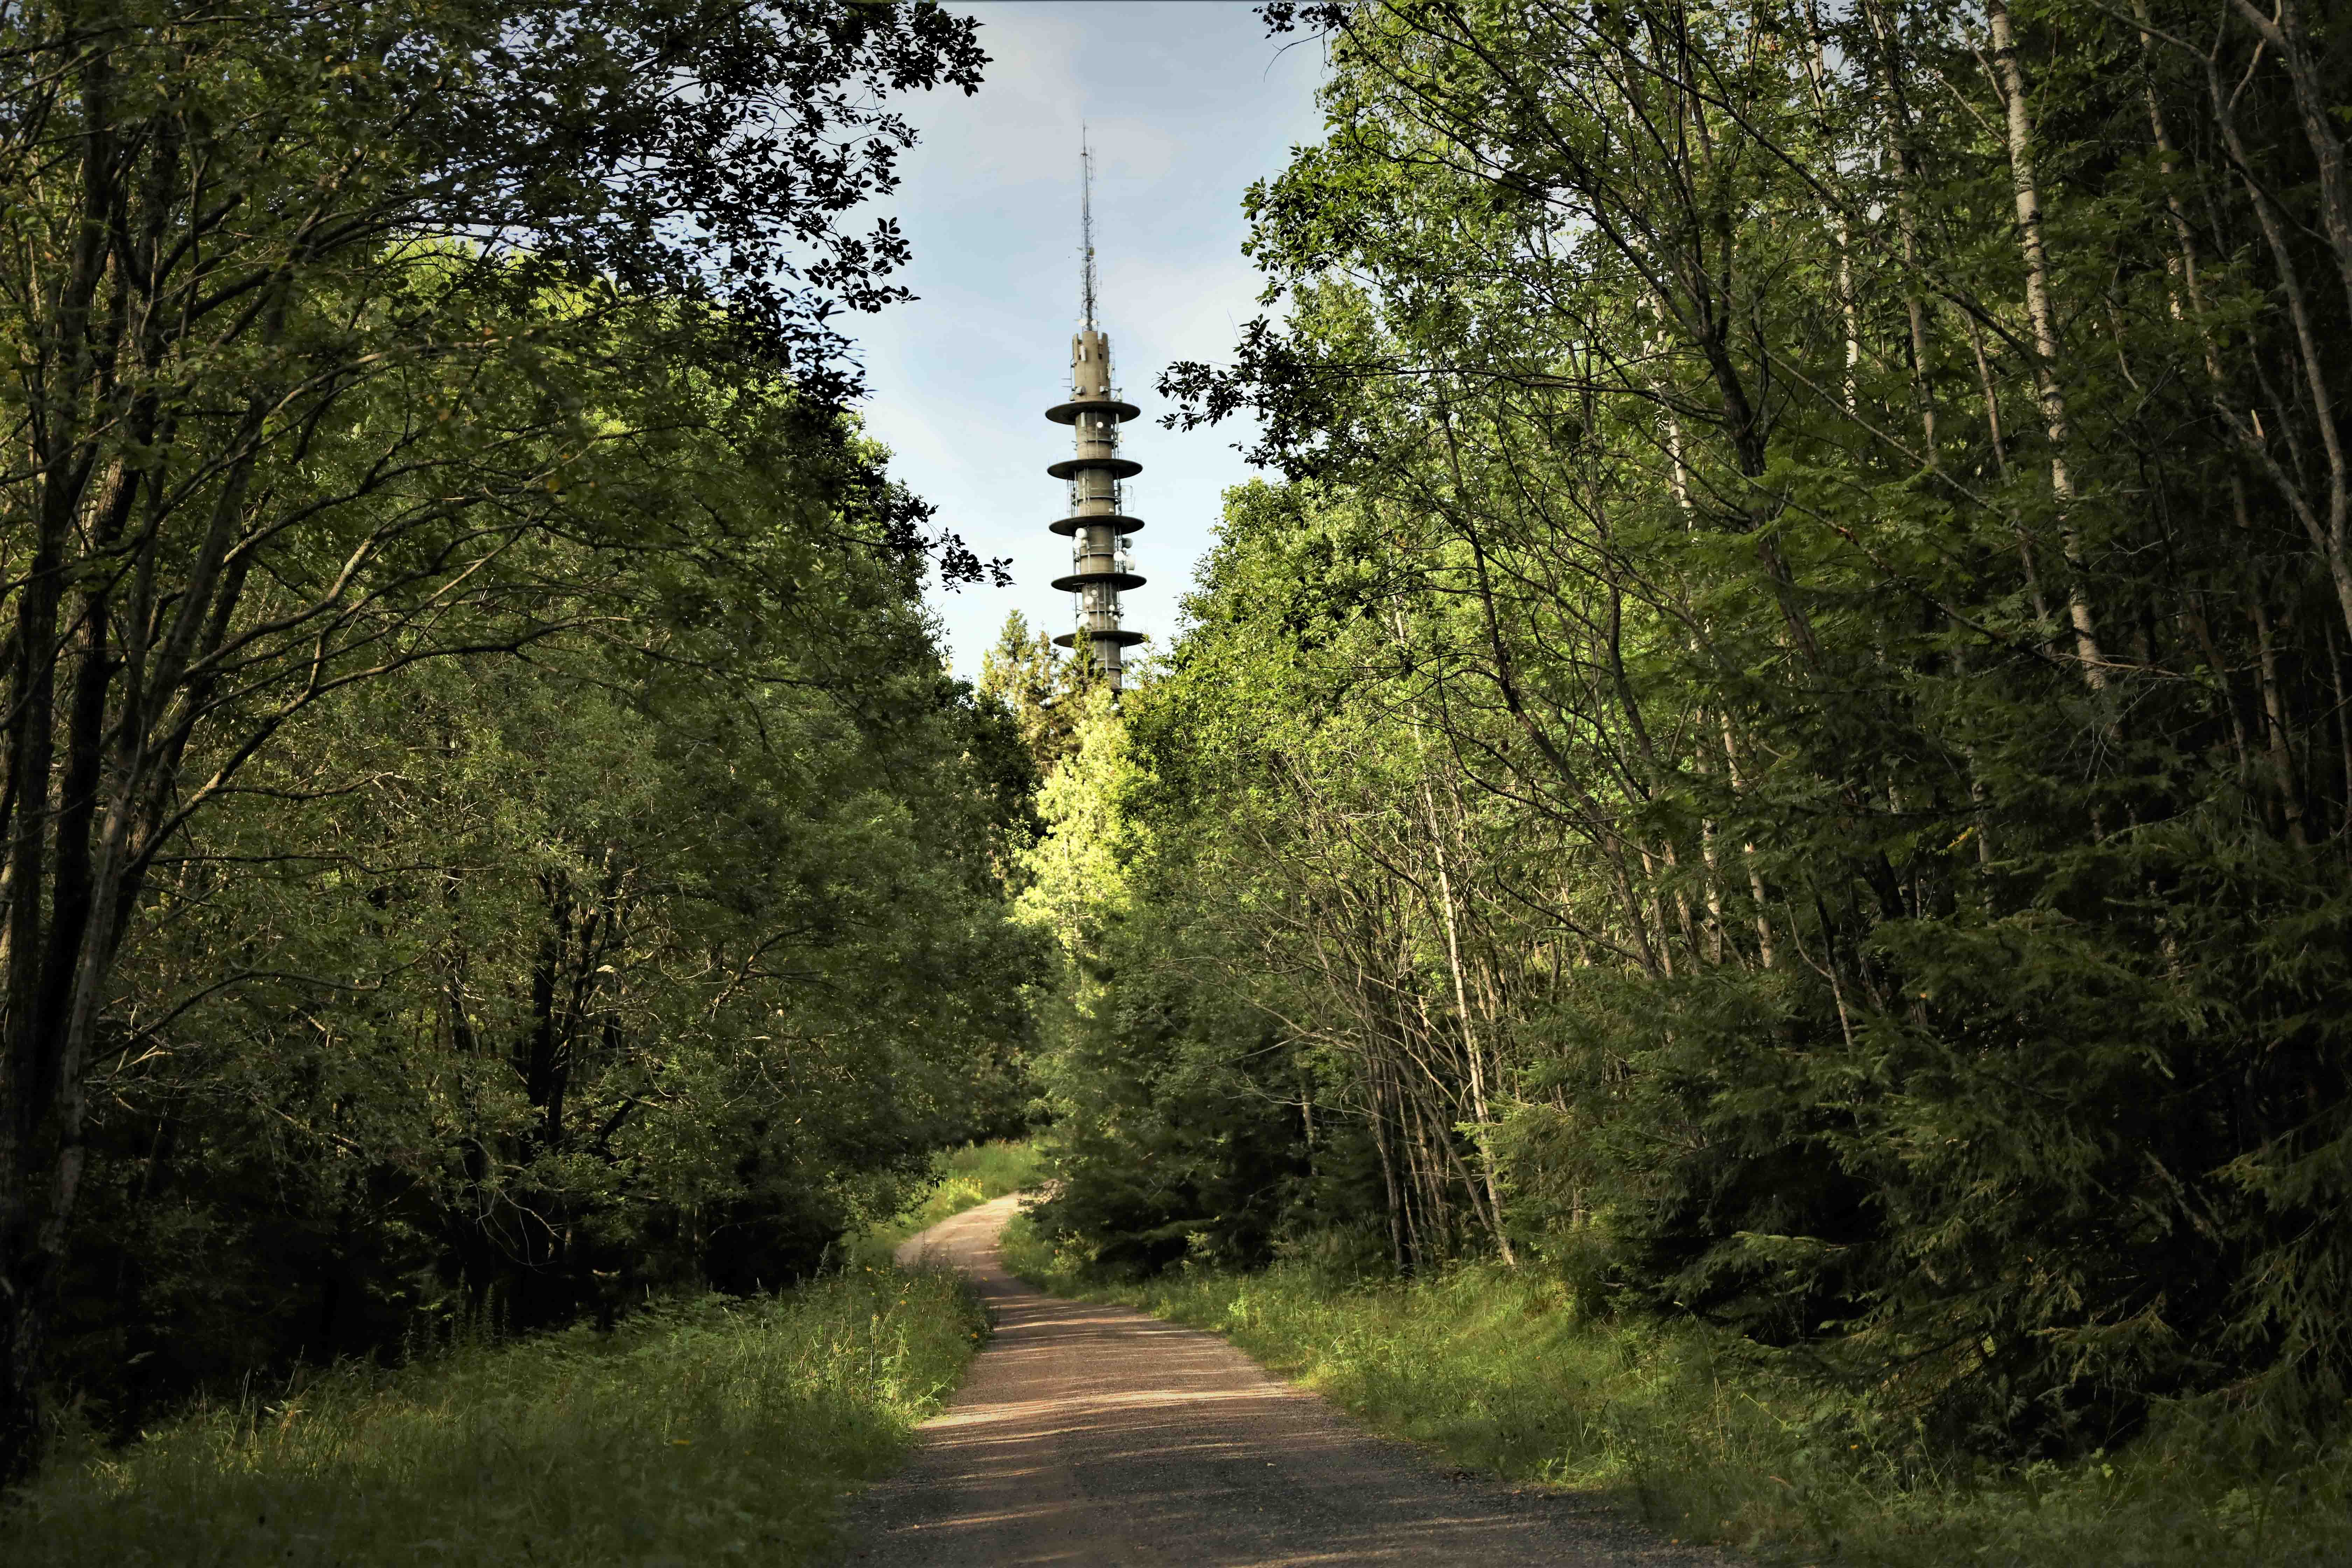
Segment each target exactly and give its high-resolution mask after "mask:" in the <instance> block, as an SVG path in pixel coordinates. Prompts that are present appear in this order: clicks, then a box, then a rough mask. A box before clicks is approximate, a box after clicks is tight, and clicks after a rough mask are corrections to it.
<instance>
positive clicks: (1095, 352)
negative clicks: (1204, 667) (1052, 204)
mask: <svg viewBox="0 0 2352 1568" xmlns="http://www.w3.org/2000/svg"><path fill="white" fill-rule="evenodd" d="M1079 158H1080V162H1081V172H1082V182H1081V183H1082V186H1083V187H1084V190H1085V195H1084V196H1083V198H1082V205H1081V213H1082V225H1083V232H1084V235H1085V242H1086V268H1085V273H1084V279H1083V293H1082V301H1083V304H1084V307H1085V323H1086V324H1085V325H1084V327H1082V328H1081V329H1080V330H1079V331H1078V333H1077V335H1076V337H1074V338H1072V339H1071V340H1070V397H1069V401H1068V402H1066V403H1058V404H1055V405H1054V406H1053V407H1051V408H1048V409H1047V410H1045V417H1046V418H1048V419H1051V420H1052V421H1054V423H1055V424H1056V425H1067V426H1070V427H1071V435H1072V437H1073V438H1074V440H1075V442H1076V450H1075V452H1074V454H1073V455H1072V456H1070V457H1067V458H1063V459H1062V460H1061V461H1060V462H1058V463H1054V464H1051V465H1049V466H1048V467H1047V468H1046V469H1045V471H1046V472H1047V473H1049V474H1051V475H1053V476H1054V478H1055V479H1064V480H1066V481H1067V482H1068V484H1069V487H1070V489H1069V515H1068V516H1066V517H1064V518H1061V519H1059V520H1057V521H1055V522H1054V523H1052V524H1051V525H1050V526H1051V527H1052V529H1053V531H1055V533H1058V534H1062V535H1064V536H1066V538H1068V539H1069V540H1070V541H1071V552H1070V574H1069V575H1068V576H1066V577H1056V578H1055V579H1054V586H1055V588H1056V589H1057V590H1059V591H1061V592H1064V593H1069V594H1075V595H1077V599H1078V613H1077V626H1076V628H1074V629H1073V630H1071V631H1069V632H1067V633H1065V634H1064V635H1063V636H1061V637H1055V639H1054V641H1055V643H1057V644H1059V645H1060V646H1061V647H1066V648H1073V649H1083V650H1085V652H1086V653H1087V656H1088V657H1089V658H1092V659H1093V660H1094V662H1095V665H1096V667H1097V668H1099V669H1100V670H1101V671H1102V672H1103V674H1104V675H1105V676H1106V677H1107V678H1108V679H1109V681H1110V687H1111V689H1112V690H1113V691H1117V690H1118V689H1120V688H1121V686H1122V684H1123V677H1122V670H1121V668H1120V659H1121V655H1122V652H1123V651H1124V650H1125V649H1127V648H1129V647H1133V646H1135V645H1136V644H1137V643H1139V642H1141V641H1142V640H1143V634H1142V633H1141V632H1133V631H1128V630H1126V629H1125V628H1123V627H1122V626H1120V625H1119V607H1118V596H1119V595H1120V593H1121V592H1123V591H1124V590H1126V589H1129V588H1139V587H1141V586H1142V585H1143V579H1142V578H1140V577H1139V576H1137V575H1136V574H1134V573H1132V572H1130V571H1129V570H1128V556H1127V547H1126V545H1125V544H1124V543H1122V541H1123V540H1124V539H1125V538H1126V536H1127V535H1129V534H1130V533H1133V532H1135V531H1137V530H1139V529H1140V528H1141V527H1142V526H1143V523H1142V521H1141V520H1139V519H1138V518H1132V517H1129V516H1128V515H1127V513H1126V510H1125V509H1124V507H1123V506H1122V504H1121V501H1122V497H1121V495H1120V490H1119V487H1120V484H1121V482H1122V481H1124V480H1127V479H1133V478H1134V477H1135V476H1136V475H1137V474H1139V473H1141V472H1142V471H1143V465H1142V464H1140V463H1139V462H1136V461H1135V460H1134V459H1133V458H1122V457H1120V456H1119V455H1118V427H1119V426H1121V425H1124V424H1125V423H1127V421H1129V420H1130V419H1132V418H1134V417H1135V416H1137V415H1138V414H1139V413H1140V412H1142V411H1141V410H1140V409H1139V408H1137V407H1136V406H1135V405H1133V404H1132V403H1125V402H1121V401H1120V400H1119V396H1118V388H1117V387H1115V386H1114V385H1112V384H1111V374H1110V337H1109V334H1108V333H1106V332H1104V331H1101V330H1099V329H1098V328H1097V326H1096V325H1095V249H1094V238H1095V237H1094V193H1093V188H1092V187H1093V184H1094V180H1093V173H1094V170H1093V159H1092V155H1091V154H1090V153H1088V152H1087V150H1086V148H1085V147H1084V145H1083V143H1082V144H1081V146H1080V149H1079Z"/></svg>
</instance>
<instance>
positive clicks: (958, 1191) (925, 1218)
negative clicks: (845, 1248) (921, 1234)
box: [865, 1139, 1038, 1253]
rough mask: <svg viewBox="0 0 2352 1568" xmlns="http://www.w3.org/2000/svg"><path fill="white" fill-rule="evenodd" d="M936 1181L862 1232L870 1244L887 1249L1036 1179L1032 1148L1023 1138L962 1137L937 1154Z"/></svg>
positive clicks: (1018, 1189)
mask: <svg viewBox="0 0 2352 1568" xmlns="http://www.w3.org/2000/svg"><path fill="white" fill-rule="evenodd" d="M938 1170H939V1175H940V1182H939V1185H937V1186H935V1187H933V1188H932V1189H931V1190H930V1191H929V1193H927V1194H924V1196H923V1200H922V1202H920V1203H919V1204H917V1205H915V1206H914V1207H912V1208H910V1209H908V1211H907V1212H906V1213H904V1214H902V1215H898V1217H897V1218H896V1219H893V1220H892V1221H890V1223H889V1224H887V1225H881V1226H875V1227H874V1228H873V1229H872V1230H870V1231H868V1232H866V1237H865V1239H866V1243H867V1245H868V1247H871V1248H873V1249H877V1250H879V1251H882V1252H885V1253H887V1251H888V1250H889V1249H890V1248H891V1247H896V1246H898V1243H900V1242H902V1241H904V1240H906V1239H907V1238H908V1237H910V1236H912V1235H914V1234H915V1233H916V1232H917V1231H919V1230H928V1229H929V1228H930V1227H931V1226H935V1225H937V1224H939V1223H940V1221H941V1220H943V1219H950V1218H952V1217H954V1216H955V1215H960V1214H961V1213H963V1211H964V1210H966V1209H969V1208H977V1207H979V1206H980V1205H982V1204H984V1203H986V1202H988V1201H989V1200H990V1199H991V1198H1001V1197H1003V1196H1004V1195H1005V1194H1008V1193H1017V1192H1019V1191H1021V1190H1022V1189H1023V1188H1024V1187H1029V1186H1034V1185H1035V1184H1036V1182H1037V1172H1038V1165H1037V1152H1036V1150H1035V1148H1034V1146H1032V1145H1031V1144H1030V1142H1028V1141H1027V1140H1026V1139H1018V1140H1015V1139H999V1140H997V1141H996V1142H991V1143H967V1144H965V1145H964V1146H963V1147H962V1148H961V1149H950V1150H947V1151H945V1152H942V1153H941V1154H940V1156H939V1161H938Z"/></svg>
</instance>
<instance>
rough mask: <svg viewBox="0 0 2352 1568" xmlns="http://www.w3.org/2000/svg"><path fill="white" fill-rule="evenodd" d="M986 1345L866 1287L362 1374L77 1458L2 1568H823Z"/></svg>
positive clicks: (922, 1295)
mask: <svg viewBox="0 0 2352 1568" xmlns="http://www.w3.org/2000/svg"><path fill="white" fill-rule="evenodd" d="M985 1331H986V1320H985V1317H984V1315H983V1313H982V1310H981V1308H980V1306H979V1303H978V1301H977V1300H975V1299H974V1298H973V1297H972V1296H971V1293H970V1292H969V1290H967V1289H964V1288H963V1287H962V1286H961V1284H960V1283H958V1282H957V1281H956V1280H954V1279H952V1278H951V1277H950V1276H948V1275H946V1274H943V1273H938V1272H929V1271H922V1272H901V1271H898V1270H896V1269H891V1268H854V1269H852V1270H850V1271H848V1272H845V1273H842V1274H837V1275H833V1276H829V1277H826V1278H824V1279H819V1280H817V1281H815V1282H814V1283H812V1284H810V1285H808V1286H805V1287H803V1288H802V1289H798V1290H795V1291H793V1292H791V1293H790V1294H787V1295H784V1296H782V1297H777V1298H772V1299H767V1300H750V1301H743V1300H729V1299H724V1298H709V1299H705V1300H700V1301H697V1302H693V1303H690V1304H683V1305H679V1306H677V1307H672V1308H667V1309H661V1310H652V1311H648V1312H646V1313H644V1314H641V1315H640V1316H638V1317H636V1318H635V1319H633V1320H631V1321H628V1322H627V1323H625V1325H624V1326H623V1328H622V1329H621V1330H620V1331H618V1332H615V1333H614V1334H611V1335H604V1336H600V1335H598V1334H597V1333H596V1332H595V1331H593V1330H589V1329H578V1330H572V1331H565V1332H562V1333H557V1334H551V1335H547V1336H544V1337H540V1338H534V1339H530V1340H526V1341H521V1342H513V1343H509V1344H503V1345H495V1344H494V1345H486V1346H480V1347H475V1348H470V1349H461V1350H458V1351H456V1352H452V1353H450V1354H448V1355H446V1356H439V1357H436V1358H433V1359H432V1360H430V1361H427V1362H423V1363H417V1364H416V1365H415V1366H412V1367H410V1368H407V1369H405V1370H404V1371H402V1372H399V1373H381V1372H377V1371H373V1370H371V1369H365V1368H339V1369H336V1370H334V1371H332V1372H329V1373H322V1374H320V1375H319V1376H317V1377H315V1378H313V1379H312V1380H310V1382H309V1383H308V1384H306V1385H304V1386H301V1387H299V1389H296V1390H294V1391H292V1392H289V1394H286V1396H285V1397H283V1398H281V1399H279V1400H278V1401H276V1402H274V1403H247V1405H244V1406H242V1407H240V1408H237V1409H233V1410H232V1409H215V1410H210V1411H199V1412H196V1413H194V1414H193V1415H189V1416H187V1417H185V1418H184V1419H182V1420H180V1421H178V1422H175V1423H174V1424H173V1425H172V1426H169V1427H167V1428H164V1429H162V1430H159V1431H156V1432H152V1433H150V1434H148V1435H147V1436H146V1437H145V1438H144V1439H143V1440H142V1442H140V1443H138V1444H137V1445H135V1446H133V1447H129V1448H126V1449H121V1450H117V1451H106V1450H101V1449H96V1448H92V1449H88V1450H85V1451H81V1452H68V1453H66V1454H62V1455H60V1456H59V1457H58V1458H57V1459H56V1460H55V1461H53V1462H52V1463H51V1464H50V1466H49V1467H48V1468H47V1471H45V1473H44V1474H43V1475H42V1477H41V1478H40V1479H38V1480H37V1482H36V1483H35V1484H34V1485H33V1486H32V1487H30V1488H29V1489H26V1491H25V1492H24V1493H23V1494H22V1495H21V1496H20V1498H19V1499H18V1500H17V1502H16V1506H15V1507H14V1508H12V1509H10V1510H8V1511H6V1512H5V1513H0V1562H5V1563H9V1564H10V1565H11V1568H100V1565H104V1568H146V1565H149V1564H152V1565H154V1568H164V1565H167V1564H168V1565H171V1568H207V1565H212V1564H220V1565H224V1568H226V1565H232V1564H234V1565H243V1564H249V1563H287V1564H318V1565H320V1568H325V1565H326V1564H338V1565H343V1568H362V1565H373V1564H385V1565H390V1564H394V1563H398V1564H402V1565H404V1568H405V1565H409V1564H418V1563H466V1564H468V1565H469V1568H474V1565H478V1568H507V1565H509V1564H513V1565H520V1564H524V1563H536V1564H545V1563H579V1564H590V1563H593V1564H599V1565H602V1564H631V1565H638V1564H643V1565H646V1568H651V1565H653V1564H656V1563H725V1562H757V1563H797V1562H803V1561H806V1560H808V1559H809V1558H810V1557H812V1556H814V1555H815V1554H816V1553H818V1552H821V1551H823V1550H824V1548H825V1547H826V1546H827V1545H828V1544H829V1542H830V1540H831V1537H832V1531H833V1521H834V1517H835V1510H836V1507H837V1504H838V1501H839V1499H840V1497H841V1495H842V1494H843V1492H844V1491H845V1490H846V1489H850V1488H852V1487H854V1486H856V1485H857V1484H859V1483H862V1482H865V1481H868V1480H872V1479H875V1478H877V1477H878V1476H879V1475H881V1474H883V1473H884V1472H886V1471H887V1470H888V1469H889V1468H891V1467H892V1466H893V1465H894V1464H895V1463H896V1462H897V1461H898V1458H899V1455H900V1454H901V1452H902V1451H903V1449H904V1447H905V1446H906V1443H907V1442H908V1436H909V1435H910V1433H911V1431H912V1429H913V1426H914V1424H915V1423H916V1422H917V1421H919V1420H920V1419H921V1418H922V1417H923V1416H924V1415H928V1414H929V1412H930V1411H931V1410H932V1409H933V1408H935V1406H936V1404H937V1402H938V1401H939V1400H940V1397H941V1396H943V1395H944V1394H946V1393H947V1392H948V1391H949V1390H950V1389H952V1388H953V1387H954V1385H955V1384H956V1382H957V1380H958V1379H959V1378H960V1377H961V1374H962V1372H963V1367H964V1363H966V1362H967V1361H968V1360H969V1359H970V1358H971V1352H972V1349H973V1347H974V1346H975V1344H976V1343H977V1342H978V1341H979V1340H980V1338H981V1336H982V1334H984V1333H985Z"/></svg>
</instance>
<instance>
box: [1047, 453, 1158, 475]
mask: <svg viewBox="0 0 2352 1568" xmlns="http://www.w3.org/2000/svg"><path fill="white" fill-rule="evenodd" d="M1081 468H1099V469H1104V470H1106V471H1108V473H1109V475H1110V477H1111V478H1112V479H1133V478H1135V476H1136V475H1138V474H1139V473H1141V472H1143V465H1142V464H1141V463H1139V462H1137V461H1136V460H1135V459H1134V458H1063V459H1062V460H1061V461H1060V462H1058V463H1048V464H1046V465H1045V471H1046V472H1047V473H1049V474H1051V475H1053V476H1054V477H1055V479H1068V478H1069V477H1070V476H1071V475H1072V474H1075V473H1076V472H1077V471H1078V470H1079V469H1081Z"/></svg>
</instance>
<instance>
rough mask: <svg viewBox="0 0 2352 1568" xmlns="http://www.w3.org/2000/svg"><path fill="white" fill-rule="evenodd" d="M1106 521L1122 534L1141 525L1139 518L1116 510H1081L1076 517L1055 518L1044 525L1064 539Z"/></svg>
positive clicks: (1131, 531)
mask: <svg viewBox="0 0 2352 1568" xmlns="http://www.w3.org/2000/svg"><path fill="white" fill-rule="evenodd" d="M1106 522H1107V523H1108V524H1110V525H1111V527H1113V528H1115V529H1117V530H1118V531H1119V533H1120V534H1122V535H1125V534H1129V533H1133V532H1135V531H1137V530H1138V529H1139V528H1141V527H1142V526H1143V520H1142V519H1141V518H1139V517H1129V516H1128V515H1127V514H1126V513H1124V512H1117V511H1096V512H1081V513H1079V514H1078V515H1077V516H1076V517H1064V518H1056V519H1055V520H1054V521H1052V522H1049V523H1047V524H1046V525H1045V526H1046V527H1047V528H1050V529H1052V530H1053V531H1055V533H1058V534H1060V535H1062V536H1063V537H1064V538H1065V539H1066V538H1068V537H1070V536H1071V535H1072V534H1075V533H1076V532H1077V531H1078V530H1080V529H1082V528H1086V527H1088V526H1090V525H1096V524H1100V523H1106Z"/></svg>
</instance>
